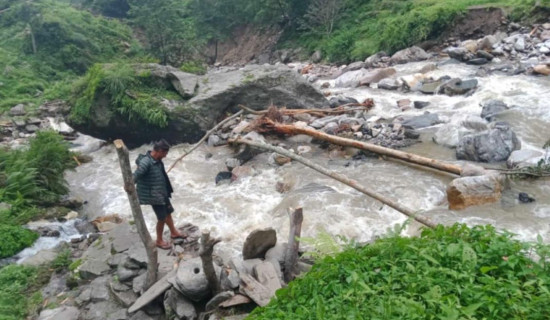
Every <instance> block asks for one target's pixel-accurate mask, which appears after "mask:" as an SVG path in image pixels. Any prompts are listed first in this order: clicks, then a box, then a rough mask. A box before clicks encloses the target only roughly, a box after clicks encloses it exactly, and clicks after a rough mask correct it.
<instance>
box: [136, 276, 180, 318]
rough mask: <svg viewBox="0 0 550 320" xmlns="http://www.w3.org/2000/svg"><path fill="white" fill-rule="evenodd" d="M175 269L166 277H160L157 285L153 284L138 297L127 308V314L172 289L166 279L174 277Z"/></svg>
mask: <svg viewBox="0 0 550 320" xmlns="http://www.w3.org/2000/svg"><path fill="white" fill-rule="evenodd" d="M176 271H177V269H174V270H172V271H170V272H169V273H168V274H167V275H165V276H164V277H162V279H160V280H159V281H157V283H155V284H154V285H153V286H152V287H151V288H149V290H147V291H145V292H144V293H143V294H142V295H141V297H139V298H138V299H137V300H136V302H134V304H133V305H132V306H131V307H130V308H128V313H133V312H136V311H138V310H139V309H141V308H143V307H145V306H146V305H147V304H148V303H149V302H151V301H153V300H155V299H156V298H157V297H158V296H160V295H161V294H163V293H164V292H166V290H168V289H170V287H172V284H171V283H170V282H169V281H168V279H170V278H173V277H175V276H176Z"/></svg>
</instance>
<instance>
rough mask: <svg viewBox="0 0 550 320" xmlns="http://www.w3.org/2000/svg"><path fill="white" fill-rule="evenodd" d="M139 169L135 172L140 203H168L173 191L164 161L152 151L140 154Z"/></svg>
mask: <svg viewBox="0 0 550 320" xmlns="http://www.w3.org/2000/svg"><path fill="white" fill-rule="evenodd" d="M136 164H137V166H138V167H137V169H136V171H135V172H134V182H135V183H137V194H138V198H139V203H140V204H150V205H163V204H167V200H168V198H170V196H171V194H172V192H174V190H173V189H172V185H171V184H170V179H168V175H167V174H166V171H165V170H164V164H163V163H162V161H157V160H155V159H154V158H153V157H152V156H151V151H147V153H146V154H140V155H139V156H138V157H137V159H136Z"/></svg>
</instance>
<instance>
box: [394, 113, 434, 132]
mask: <svg viewBox="0 0 550 320" xmlns="http://www.w3.org/2000/svg"><path fill="white" fill-rule="evenodd" d="M441 122H442V121H441V120H440V119H439V115H438V114H437V113H428V112H426V113H425V114H423V115H420V116H415V117H412V118H409V119H407V120H405V121H403V123H402V125H403V127H406V128H411V129H420V128H425V127H431V126H433V125H436V124H439V123H441Z"/></svg>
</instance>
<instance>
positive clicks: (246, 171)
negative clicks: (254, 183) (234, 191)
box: [231, 166, 254, 182]
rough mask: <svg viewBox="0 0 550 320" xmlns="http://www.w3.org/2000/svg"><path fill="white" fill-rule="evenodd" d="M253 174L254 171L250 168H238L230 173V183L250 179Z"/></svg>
mask: <svg viewBox="0 0 550 320" xmlns="http://www.w3.org/2000/svg"><path fill="white" fill-rule="evenodd" d="M253 174H254V170H253V169H252V167H250V166H238V167H236V168H235V169H233V171H231V181H232V182H234V181H238V180H239V179H242V178H245V177H250V176H252V175H253Z"/></svg>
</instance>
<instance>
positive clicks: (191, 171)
mask: <svg viewBox="0 0 550 320" xmlns="http://www.w3.org/2000/svg"><path fill="white" fill-rule="evenodd" d="M427 63H431V62H420V63H409V64H405V65H399V66H396V67H395V68H396V69H397V71H398V75H406V74H413V73H414V72H416V70H419V69H420V68H421V67H422V66H424V65H426V64H427ZM477 70H478V68H477V67H475V66H468V65H465V64H452V65H451V64H447V65H442V66H440V67H439V68H437V69H436V70H434V71H432V72H430V73H429V75H431V76H433V77H439V76H442V75H449V76H452V77H460V78H463V79H467V78H473V77H475V74H476V71H477ZM476 78H477V79H478V81H479V87H478V89H477V90H476V91H475V93H474V94H473V95H471V96H467V97H464V96H455V97H449V96H444V95H424V94H421V93H402V92H397V91H385V90H379V89H374V88H364V87H362V88H355V89H350V88H344V89H335V88H329V89H327V90H330V91H331V93H333V94H345V95H346V96H351V97H354V98H356V99H357V100H359V101H362V100H363V99H365V98H373V99H374V101H375V104H376V106H375V108H374V109H373V110H372V111H370V112H371V113H372V114H373V115H379V116H381V117H384V118H393V117H395V116H399V115H416V114H422V113H424V112H425V111H429V112H432V113H438V114H440V116H442V117H443V118H444V119H446V120H447V122H448V123H460V122H461V121H462V120H464V119H465V118H466V117H468V116H469V115H476V116H479V114H480V112H481V107H480V103H481V102H483V101H486V100H488V99H500V100H502V101H504V102H505V103H506V104H508V105H509V106H514V107H513V108H511V109H510V110H509V111H507V112H506V113H505V114H503V115H502V116H499V117H498V119H499V120H505V121H508V122H510V124H511V126H512V128H513V130H514V131H515V132H516V134H517V135H518V137H519V138H520V140H521V142H522V148H528V149H536V150H541V151H542V149H541V147H542V145H543V144H544V143H545V142H546V141H547V140H548V139H549V138H550V129H549V128H550V111H549V110H548V97H550V77H534V76H527V75H517V76H507V75H490V76H486V77H476ZM323 82H325V81H324V80H321V81H318V82H317V83H316V84H317V85H320V84H321V83H323ZM329 82H331V83H332V82H333V81H331V80H329ZM405 98H406V99H410V100H420V101H429V102H430V105H429V106H428V107H426V108H424V109H422V110H417V109H414V108H413V109H410V110H407V111H404V112H402V111H401V110H400V109H399V108H397V107H396V100H399V99H405ZM443 125H445V124H443ZM441 126H442V125H438V126H434V127H430V128H426V129H422V130H421V139H422V141H423V142H422V143H420V144H416V145H414V146H412V147H409V148H407V149H406V150H405V151H408V152H413V153H416V154H420V155H424V156H428V157H432V158H436V159H440V160H446V161H449V162H453V163H460V161H456V158H455V155H454V150H452V149H450V148H447V147H444V146H441V145H438V144H435V143H434V142H433V141H432V137H433V136H434V134H435V132H436V131H437V130H438V128H439V127H441ZM81 139H82V140H81V141H84V142H83V143H84V144H86V145H88V144H90V143H91V141H92V140H90V139H89V138H88V139H84V137H83V138H81ZM94 143H97V142H94ZM187 148H189V145H177V146H174V147H173V148H172V149H171V151H170V153H169V154H168V157H167V158H166V159H165V160H164V162H165V164H166V166H167V167H168V166H169V165H170V164H172V163H173V162H174V161H175V159H177V158H178V157H179V156H180V155H181V154H182V153H183V152H184V150H185V149H187ZM147 149H148V147H147V146H142V147H140V148H138V149H135V150H131V153H130V158H131V161H132V163H133V160H134V159H135V158H136V157H137V155H138V153H143V152H145V151H146V150H147ZM210 154H211V156H210ZM90 155H91V156H93V158H94V160H93V162H91V163H86V164H83V165H82V166H80V167H78V168H77V169H76V170H75V171H72V172H68V173H67V174H66V178H67V180H68V182H69V185H70V189H71V192H72V194H73V195H76V196H79V197H81V198H82V199H84V200H86V201H87V204H86V205H85V208H84V211H85V213H86V214H87V215H88V216H90V217H97V216H101V215H106V214H113V213H117V214H119V215H121V216H123V217H126V218H127V219H131V212H130V208H129V205H128V200H127V197H126V193H125V192H124V190H123V188H122V178H121V174H120V168H119V165H118V160H117V155H116V152H115V150H114V147H113V146H107V147H103V148H100V149H99V150H97V151H94V152H92V153H90ZM231 156H232V150H231V149H230V148H229V147H227V146H223V147H216V148H213V147H208V146H206V145H203V146H201V147H200V148H198V149H197V150H196V151H194V152H193V153H191V154H190V155H189V156H187V157H186V158H184V160H183V161H182V162H180V163H179V164H178V165H177V166H176V167H175V168H174V170H172V171H171V172H170V173H169V176H170V178H171V181H172V184H173V186H174V189H175V193H174V195H173V205H174V207H175V209H176V211H175V213H174V218H175V221H176V223H177V224H182V223H185V222H190V223H193V224H195V225H198V226H199V227H200V228H201V229H203V230H204V229H211V230H212V231H213V234H214V235H215V236H219V237H221V238H222V239H223V242H222V243H221V244H219V245H218V246H217V247H216V248H217V250H219V251H220V252H223V254H224V255H231V254H235V253H239V252H240V251H241V248H242V244H243V241H244V239H245V238H246V236H247V235H248V234H249V233H250V232H251V231H253V230H254V229H258V228H267V227H272V228H274V229H275V230H277V234H278V237H279V240H280V241H286V240H287V237H288V229H289V219H288V214H287V213H288V212H289V208H294V207H297V206H301V207H303V210H304V223H303V228H302V234H303V236H305V237H316V236H317V235H318V234H319V232H321V231H323V230H324V231H326V232H328V233H330V234H332V235H341V236H343V237H345V238H347V239H353V240H355V241H358V242H364V241H369V240H372V239H373V238H374V237H377V236H380V235H383V234H385V233H386V232H387V229H388V228H390V227H392V226H394V225H395V224H399V223H403V222H404V221H405V220H406V219H405V217H404V216H403V215H402V214H400V213H398V212H396V211H394V210H393V209H391V208H388V207H387V206H384V205H382V204H381V203H379V202H377V201H374V200H372V199H369V198H368V197H366V196H365V195H363V194H361V193H359V192H358V191H355V190H353V189H351V188H349V187H347V186H344V185H342V184H340V183H338V182H336V181H334V180H331V179H330V178H327V177H325V176H322V175H321V174H319V173H316V172H314V171H312V170H311V169H309V168H307V167H305V166H303V165H301V164H298V163H292V164H290V165H284V166H281V167H279V166H278V165H276V164H272V162H270V160H269V158H270V155H269V154H267V153H265V154H262V155H259V156H257V157H256V158H255V159H253V160H252V161H251V162H250V163H249V165H250V166H252V167H253V168H254V172H255V174H254V175H252V176H250V177H246V178H243V179H242V180H239V181H237V182H235V183H231V184H223V185H219V186H216V184H215V182H214V178H215V176H216V174H217V173H218V172H219V171H225V170H226V169H225V165H224V162H225V159H226V158H229V157H231ZM305 157H307V158H309V159H312V160H314V161H315V162H316V163H318V164H320V165H322V166H325V167H328V168H330V169H332V170H334V171H337V172H340V173H342V174H344V175H347V176H349V177H352V178H354V179H356V180H357V181H358V182H359V183H360V184H363V185H365V186H368V187H370V188H372V189H374V190H376V191H377V192H380V193H382V194H384V195H386V196H387V197H390V198H392V199H394V200H397V201H398V202H399V203H400V204H402V205H404V206H406V207H408V208H411V209H413V210H415V211H418V212H419V213H421V214H423V215H425V216H428V217H430V218H431V219H432V220H433V221H435V222H438V223H443V224H452V223H454V222H464V223H467V224H469V225H476V224H492V225H495V226H496V227H497V228H502V229H507V230H509V231H511V232H513V233H516V234H517V237H518V238H519V239H522V240H529V241H530V240H535V239H536V236H537V235H541V236H542V237H543V238H544V239H545V240H548V239H550V183H549V181H548V179H546V180H543V179H539V180H517V181H511V182H510V188H509V189H508V190H507V191H505V193H504V195H503V198H502V200H501V201H500V202H497V203H494V204H491V205H483V206H477V207H470V208H467V209H465V210H461V211H452V210H448V209H447V203H446V193H445V190H446V187H447V185H448V184H449V182H450V181H451V180H452V179H453V177H451V176H449V175H446V174H440V173H436V172H433V171H426V170H419V169H418V168H414V167H411V166H407V165H403V164H401V163H397V162H395V161H385V160H380V159H377V158H368V159H366V160H349V159H344V158H340V157H337V158H331V156H330V154H328V153H327V152H326V151H325V150H320V149H317V148H313V151H312V152H309V153H306V154H305ZM491 166H495V165H494V164H491ZM281 180H285V181H291V182H292V183H293V184H294V188H293V190H294V191H291V192H290V193H288V194H281V193H279V192H277V191H276V188H275V185H276V183H277V182H278V181H281ZM326 187H329V188H326ZM519 192H527V193H529V194H531V195H532V196H534V198H535V199H536V201H535V202H533V203H529V204H520V203H519V201H518V200H517V197H518V193H519ZM142 208H143V212H144V216H145V220H146V223H147V225H148V227H149V230H150V231H151V232H154V224H155V221H156V220H155V216H154V214H153V212H152V210H151V209H150V208H149V207H148V206H147V207H146V206H143V207H142ZM414 230H415V228H410V229H409V230H407V232H408V233H409V234H414V233H415V231H414Z"/></svg>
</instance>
